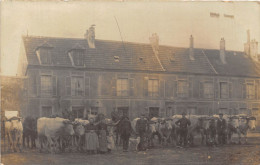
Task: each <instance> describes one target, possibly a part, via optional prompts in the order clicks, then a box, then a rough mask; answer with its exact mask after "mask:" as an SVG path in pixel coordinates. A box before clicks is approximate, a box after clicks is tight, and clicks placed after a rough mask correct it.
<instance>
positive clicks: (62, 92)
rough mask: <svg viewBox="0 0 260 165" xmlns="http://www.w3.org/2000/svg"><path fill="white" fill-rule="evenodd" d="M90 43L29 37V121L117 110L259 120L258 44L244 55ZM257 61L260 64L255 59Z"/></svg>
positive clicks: (25, 63) (91, 34)
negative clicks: (67, 112)
mask: <svg viewBox="0 0 260 165" xmlns="http://www.w3.org/2000/svg"><path fill="white" fill-rule="evenodd" d="M149 40H150V43H149V44H143V43H131V42H119V41H108V40H98V39H95V29H94V27H93V26H92V27H90V28H89V29H88V30H87V32H86V34H85V38H82V39H80V38H53V37H38V36H24V37H23V40H22V41H23V42H22V47H21V56H20V57H21V60H20V62H21V63H20V65H19V71H20V74H21V75H23V76H27V78H28V106H27V109H26V110H25V112H23V115H24V116H27V115H32V116H37V117H39V116H50V115H52V114H58V115H61V113H62V110H64V109H67V110H71V111H72V112H73V113H74V115H75V116H76V117H79V118H82V117H85V116H86V115H87V114H90V113H91V114H97V113H104V114H106V115H107V116H110V113H111V111H112V110H113V109H114V108H116V109H117V110H118V111H119V113H122V114H123V113H124V114H127V115H128V116H129V117H130V118H131V119H132V118H134V117H137V116H139V115H140V114H141V113H146V114H147V115H149V116H164V117H165V116H171V115H173V114H180V113H182V112H184V111H185V112H187V113H188V114H208V115H212V114H217V113H219V112H222V113H225V114H240V113H245V114H253V115H258V117H260V116H259V114H260V62H259V61H258V60H259V58H258V54H257V51H256V49H257V42H256V41H254V40H252V41H251V40H250V39H249V41H248V42H247V43H246V44H245V52H240V51H228V50H225V40H224V38H222V39H221V40H220V49H219V50H213V49H199V48H194V46H193V44H194V43H193V42H194V39H193V37H192V36H190V46H189V47H188V48H180V47H172V46H163V45H159V37H158V36H157V34H153V35H152V36H151V37H150V38H149ZM255 56H256V57H255ZM259 119H260V118H259Z"/></svg>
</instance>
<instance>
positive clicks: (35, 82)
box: [28, 74, 38, 96]
mask: <svg viewBox="0 0 260 165" xmlns="http://www.w3.org/2000/svg"><path fill="white" fill-rule="evenodd" d="M31 76H32V77H31V80H30V81H32V86H31V87H28V88H32V94H33V95H34V96H37V90H38V85H37V84H38V81H37V76H36V75H35V74H33V75H31Z"/></svg>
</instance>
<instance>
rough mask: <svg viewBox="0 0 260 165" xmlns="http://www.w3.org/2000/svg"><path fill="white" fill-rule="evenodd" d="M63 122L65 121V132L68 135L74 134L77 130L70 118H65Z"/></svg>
mask: <svg viewBox="0 0 260 165" xmlns="http://www.w3.org/2000/svg"><path fill="white" fill-rule="evenodd" d="M63 123H64V133H65V134H66V135H74V134H75V132H74V129H73V125H72V122H71V121H70V120H64V121H63Z"/></svg>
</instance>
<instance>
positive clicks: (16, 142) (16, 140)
mask: <svg viewBox="0 0 260 165" xmlns="http://www.w3.org/2000/svg"><path fill="white" fill-rule="evenodd" d="M5 136H6V137H7V140H8V147H9V149H11V150H12V151H14V152H16V151H17V148H19V151H20V152H21V151H22V142H23V125H22V121H21V118H19V117H12V118H10V119H8V120H6V121H5Z"/></svg>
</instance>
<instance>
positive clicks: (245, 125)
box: [227, 115, 256, 144]
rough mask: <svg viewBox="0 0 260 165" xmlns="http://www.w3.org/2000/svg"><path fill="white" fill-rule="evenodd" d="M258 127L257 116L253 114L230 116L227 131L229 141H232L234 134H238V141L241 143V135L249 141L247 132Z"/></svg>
mask: <svg viewBox="0 0 260 165" xmlns="http://www.w3.org/2000/svg"><path fill="white" fill-rule="evenodd" d="M255 128H256V118H255V117H253V116H244V115H236V116H232V117H230V118H229V121H228V127H227V133H228V143H233V142H232V135H233V134H237V135H238V143H239V144H241V138H242V137H241V135H243V136H244V138H245V143H247V133H248V131H249V130H255Z"/></svg>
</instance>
